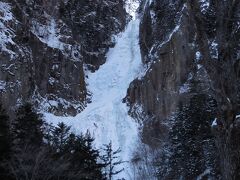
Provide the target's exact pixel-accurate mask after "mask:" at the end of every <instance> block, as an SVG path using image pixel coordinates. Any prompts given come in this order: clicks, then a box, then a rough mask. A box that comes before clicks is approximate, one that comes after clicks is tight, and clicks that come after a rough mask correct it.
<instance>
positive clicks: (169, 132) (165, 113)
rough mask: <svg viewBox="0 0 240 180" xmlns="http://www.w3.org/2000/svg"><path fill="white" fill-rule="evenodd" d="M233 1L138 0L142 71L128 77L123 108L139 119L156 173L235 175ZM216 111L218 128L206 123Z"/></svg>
mask: <svg viewBox="0 0 240 180" xmlns="http://www.w3.org/2000/svg"><path fill="white" fill-rule="evenodd" d="M238 6H239V3H238V2H236V1H231V2H230V1H229V2H226V3H224V4H221V5H220V4H218V3H216V2H214V1H207V0H204V1H198V0H196V1H180V0H179V1H175V2H170V1H168V0H166V1H161V2H160V1H154V0H153V1H143V2H142V5H141V8H140V13H141V14H142V17H141V27H140V35H141V37H140V45H141V53H142V60H143V62H144V63H145V66H146V72H145V73H144V74H143V75H142V76H141V77H139V78H138V79H136V80H134V81H133V82H132V83H131V85H130V87H129V89H128V93H127V96H126V99H127V102H128V104H129V105H130V111H129V113H130V114H131V115H132V116H133V117H135V118H136V119H138V120H139V121H140V122H142V124H143V127H142V139H143V142H144V143H145V144H148V145H149V146H150V147H151V148H152V149H155V150H156V149H157V150H158V152H159V153H157V154H158V155H157V156H156V155H154V156H156V157H158V159H157V158H155V159H154V164H158V171H157V177H158V178H160V179H195V178H200V179H202V178H206V177H207V178H213V179H220V178H223V179H238V177H239V175H238V172H239V160H238V159H239V158H238V157H239V153H238V152H239V149H240V148H239V144H240V143H239V142H238V141H236V135H237V134H238V133H239V132H240V130H239V128H238V127H237V125H236V124H237V121H235V116H236V114H238V113H239V112H240V109H239V101H238V98H237V97H239V91H238V84H239V83H238V81H239V76H238V71H239V67H238V65H237V64H238V62H239V57H238V55H237V54H239V52H238V50H237V49H239V45H237V44H238V43H236V41H235V40H234V39H231V38H230V37H229V35H230V34H231V36H232V37H235V38H237V37H238V38H239V25H237V24H238V23H239V16H238V15H239V11H238V10H237V9H236V7H238ZM221 12H228V13H226V14H225V15H223V14H222V13H221ZM237 14H238V15H237ZM220 16H221V17H222V19H221V18H219V17H220ZM224 16H225V17H229V19H231V20H229V19H228V20H226V18H223V17H224ZM230 17H231V18H230ZM237 22H238V23H237ZM218 23H221V26H218ZM225 23H227V24H229V25H230V26H229V27H226V26H225V25H224V24H225ZM222 27H224V28H225V29H224V30H223V29H221V28H222ZM219 32H221V33H220V34H221V35H220V34H219ZM226 32H228V33H226ZM220 36H221V37H220ZM225 38H226V39H228V41H229V42H231V43H230V44H231V45H229V44H228V43H227V41H226V39H225ZM230 47H231V48H230ZM229 48H230V49H229ZM230 54H231V55H230ZM236 63H237V64H236ZM234 69H235V70H234ZM236 69H237V70H236ZM222 71H224V73H223V72H222ZM220 74H221V75H220ZM234 97H235V98H234ZM215 117H217V119H219V120H218V123H217V126H219V127H218V128H217V129H218V132H217V133H214V132H213V131H212V127H211V124H212V122H213V120H214V118H215ZM220 119H221V120H220ZM231 127H232V128H231ZM228 133H229V134H228ZM233 141H235V143H233ZM229 154H231V155H229ZM156 159H157V160H156ZM156 161H157V162H156ZM219 163H221V165H220V166H219V165H218V164H219Z"/></svg>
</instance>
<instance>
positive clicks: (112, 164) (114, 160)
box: [101, 142, 124, 180]
mask: <svg viewBox="0 0 240 180" xmlns="http://www.w3.org/2000/svg"><path fill="white" fill-rule="evenodd" d="M103 150H104V151H105V154H104V155H103V156H102V157H101V159H102V160H103V162H104V165H105V175H106V176H107V178H108V180H112V179H113V176H114V175H116V174H119V173H120V172H122V171H123V170H124V168H122V169H120V170H116V168H117V166H118V165H120V164H122V163H124V161H122V160H119V156H118V154H119V153H120V152H121V150H120V148H119V149H117V150H116V151H114V150H113V148H112V142H110V143H109V144H106V145H104V149H103Z"/></svg>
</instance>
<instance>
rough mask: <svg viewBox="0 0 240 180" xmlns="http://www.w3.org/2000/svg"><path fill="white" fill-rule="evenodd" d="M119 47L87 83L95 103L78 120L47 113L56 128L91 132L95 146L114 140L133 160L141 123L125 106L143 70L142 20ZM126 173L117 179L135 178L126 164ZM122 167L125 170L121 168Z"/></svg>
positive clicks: (125, 156)
mask: <svg viewBox="0 0 240 180" xmlns="http://www.w3.org/2000/svg"><path fill="white" fill-rule="evenodd" d="M116 39H117V41H116V45H115V47H114V48H112V49H110V50H109V52H108V54H107V61H106V63H105V64H104V65H102V66H101V67H100V69H99V70H98V71H96V72H95V73H89V74H88V79H86V82H87V84H88V90H89V91H90V92H91V93H92V102H91V103H90V104H88V106H87V107H86V109H85V110H84V111H83V112H81V113H80V114H78V115H77V116H76V117H57V116H54V115H53V114H48V113H45V117H46V120H47V121H48V122H52V123H53V124H54V125H56V124H57V123H58V122H62V121H63V122H65V123H66V124H68V125H70V126H72V128H73V129H74V131H75V132H76V133H78V132H86V131H87V130H89V131H90V132H91V134H92V135H93V136H94V137H95V146H96V147H97V148H100V147H102V145H103V144H107V143H109V142H110V141H112V143H113V147H114V148H115V149H117V148H118V147H120V148H121V150H122V152H121V154H120V156H121V159H122V160H123V161H131V158H132V153H133V151H134V148H136V146H137V143H138V140H139V139H138V124H137V123H136V122H135V120H134V119H132V118H131V117H130V116H129V115H128V107H127V106H126V104H124V103H122V99H123V98H124V97H125V96H126V92H127V88H128V86H129V84H130V83H131V81H133V80H134V79H135V78H137V76H138V74H140V71H141V70H142V67H143V65H142V63H141V56H140V48H139V20H138V19H136V20H132V21H131V22H129V24H128V26H127V28H126V29H125V31H124V32H122V33H120V34H119V35H118V36H117V37H116ZM122 166H123V167H124V169H125V171H123V172H122V173H121V174H119V175H118V176H116V177H115V178H116V179H117V178H125V179H127V180H128V179H132V178H133V177H132V173H131V172H132V171H131V165H130V163H124V164H122ZM119 168H121V167H119Z"/></svg>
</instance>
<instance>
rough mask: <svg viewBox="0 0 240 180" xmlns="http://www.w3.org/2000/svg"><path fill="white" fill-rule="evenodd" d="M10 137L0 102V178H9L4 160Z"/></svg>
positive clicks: (7, 122)
mask: <svg viewBox="0 0 240 180" xmlns="http://www.w3.org/2000/svg"><path fill="white" fill-rule="evenodd" d="M10 142H11V137H10V128H9V117H8V115H7V114H6V111H5V110H4V109H3V107H2V105H1V104H0V179H9V176H8V170H7V169H6V167H5V161H7V160H8V159H9V158H10V152H11V143H10Z"/></svg>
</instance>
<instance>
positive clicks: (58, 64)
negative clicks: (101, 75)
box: [0, 0, 127, 115]
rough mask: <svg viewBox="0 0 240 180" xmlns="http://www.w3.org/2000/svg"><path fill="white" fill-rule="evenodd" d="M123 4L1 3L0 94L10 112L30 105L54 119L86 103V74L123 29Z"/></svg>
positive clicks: (40, 0) (42, 0)
mask: <svg viewBox="0 0 240 180" xmlns="http://www.w3.org/2000/svg"><path fill="white" fill-rule="evenodd" d="M126 19H127V18H126V12H125V9H124V2H123V1H122V0H119V1H114V2H112V1H91V0H84V1H68V0H67V1H66V0H61V1H57V0H51V1H45V0H30V1H28V0H24V1H15V0H6V1H1V2H0V25H1V29H0V35H1V36H0V38H1V42H0V49H1V51H0V67H1V71H0V83H1V84H0V91H1V94H0V95H1V100H2V102H3V104H4V105H5V106H6V107H8V109H9V108H10V107H12V109H14V106H15V105H16V104H17V103H21V102H24V101H31V102H32V103H33V104H35V105H36V107H39V108H41V109H44V110H46V111H49V112H53V113H55V114H58V115H63V114H70V115H75V114H76V113H77V112H80V111H81V110H82V109H83V108H84V107H85V105H86V103H87V102H88V98H89V96H90V94H89V93H88V92H87V90H86V83H85V77H86V73H85V72H86V71H95V70H96V69H98V68H99V66H100V65H101V64H103V63H104V62H105V54H106V52H107V51H108V49H109V47H112V46H113V45H114V39H113V35H114V34H116V33H118V32H120V31H121V30H123V28H124V27H125V24H126Z"/></svg>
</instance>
